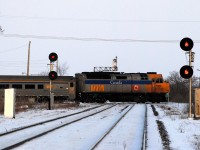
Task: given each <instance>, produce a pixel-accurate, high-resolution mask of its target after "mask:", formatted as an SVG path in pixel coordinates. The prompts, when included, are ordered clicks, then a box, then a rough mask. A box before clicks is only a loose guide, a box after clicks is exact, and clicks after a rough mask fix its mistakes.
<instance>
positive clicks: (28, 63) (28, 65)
mask: <svg viewBox="0 0 200 150" xmlns="http://www.w3.org/2000/svg"><path fill="white" fill-rule="evenodd" d="M30 49H31V41H29V44H28V61H27V76H29V68H30Z"/></svg>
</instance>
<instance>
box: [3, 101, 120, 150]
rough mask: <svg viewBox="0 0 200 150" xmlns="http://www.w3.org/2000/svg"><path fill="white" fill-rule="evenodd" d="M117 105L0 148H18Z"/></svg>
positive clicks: (5, 149) (6, 149) (4, 149)
mask: <svg viewBox="0 0 200 150" xmlns="http://www.w3.org/2000/svg"><path fill="white" fill-rule="evenodd" d="M116 105H118V104H114V105H111V106H110V107H107V108H105V109H102V110H100V111H98V112H95V113H92V114H90V115H86V116H83V117H81V118H79V119H75V120H73V121H70V122H68V123H64V124H62V125H59V126H57V127H55V128H52V129H49V130H47V131H44V132H42V133H38V134H37V135H33V136H32V137H29V138H26V139H24V140H21V141H20V142H16V143H13V144H11V145H8V146H5V147H0V148H1V149H3V150H9V149H12V148H15V147H18V146H20V145H22V144H24V143H25V142H27V141H30V140H33V139H35V138H38V137H41V136H43V135H45V134H47V133H50V132H52V131H54V130H56V129H59V128H62V127H64V126H67V125H69V124H72V123H75V122H78V121H80V120H82V119H85V118H88V117H90V116H93V115H96V114H98V113H101V112H103V111H105V110H108V109H110V108H112V107H114V106H116ZM57 120H58V119H57ZM54 121H55V120H54ZM49 122H50V121H49ZM38 125H41V124H38ZM25 129H28V128H25ZM21 130H23V129H21ZM22 132H23V131H22Z"/></svg>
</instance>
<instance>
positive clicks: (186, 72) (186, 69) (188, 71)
mask: <svg viewBox="0 0 200 150" xmlns="http://www.w3.org/2000/svg"><path fill="white" fill-rule="evenodd" d="M180 75H181V77H182V78H184V79H189V78H191V77H192V75H193V69H192V67H191V66H188V65H185V66H183V67H181V69H180Z"/></svg>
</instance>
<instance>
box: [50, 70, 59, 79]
mask: <svg viewBox="0 0 200 150" xmlns="http://www.w3.org/2000/svg"><path fill="white" fill-rule="evenodd" d="M57 77H58V74H57V72H55V71H50V72H49V79H51V80H55V79H56V78H57Z"/></svg>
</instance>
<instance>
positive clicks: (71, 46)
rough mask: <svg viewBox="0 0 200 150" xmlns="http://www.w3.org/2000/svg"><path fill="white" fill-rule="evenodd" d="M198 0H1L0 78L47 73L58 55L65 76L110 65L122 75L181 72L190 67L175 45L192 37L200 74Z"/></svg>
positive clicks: (196, 64) (199, 14) (199, 12)
mask: <svg viewBox="0 0 200 150" xmlns="http://www.w3.org/2000/svg"><path fill="white" fill-rule="evenodd" d="M199 6H200V1H199V0H190V1H189V0H151V1H147V0H28V1H27V0H0V26H1V27H2V29H3V30H4V32H3V34H1V35H0V56H1V59H0V70H1V71H0V74H2V75H3V74H11V75H15V74H17V75H20V74H22V72H26V70H27V69H26V68H27V55H28V54H27V51H28V43H29V41H31V62H30V74H38V73H40V72H42V71H47V69H48V68H47V64H48V63H49V60H48V55H49V53H51V52H56V53H57V54H58V57H59V63H61V64H63V63H67V65H68V66H69V69H68V72H67V75H74V74H75V73H78V72H83V71H93V68H94V67H95V66H102V67H104V66H112V59H113V58H115V56H117V57H118V68H119V71H120V72H149V71H156V72H157V73H162V74H163V75H164V77H167V76H168V75H169V72H171V71H179V70H180V67H181V66H183V65H186V64H188V61H187V60H188V59H187V58H186V55H185V52H184V51H182V50H181V49H180V46H179V41H180V40H181V39H182V38H184V37H190V38H191V39H193V41H194V47H193V51H194V52H195V53H196V55H195V62H194V74H195V75H196V76H199V74H200V72H198V71H197V69H198V68H199V69H200V60H199V58H200V53H199V49H200V9H199Z"/></svg>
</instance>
